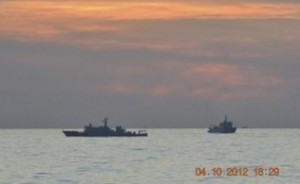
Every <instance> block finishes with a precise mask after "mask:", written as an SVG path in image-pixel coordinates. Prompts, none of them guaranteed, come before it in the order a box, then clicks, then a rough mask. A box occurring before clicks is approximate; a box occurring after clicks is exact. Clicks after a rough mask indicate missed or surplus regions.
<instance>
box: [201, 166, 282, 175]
mask: <svg viewBox="0 0 300 184" xmlns="http://www.w3.org/2000/svg"><path fill="white" fill-rule="evenodd" d="M279 174H280V169H279V167H266V168H264V167H254V168H248V167H227V168H221V167H212V168H207V167H196V168H195V175H196V176H200V177H201V176H202V177H203V176H214V177H216V176H245V177H247V176H279Z"/></svg>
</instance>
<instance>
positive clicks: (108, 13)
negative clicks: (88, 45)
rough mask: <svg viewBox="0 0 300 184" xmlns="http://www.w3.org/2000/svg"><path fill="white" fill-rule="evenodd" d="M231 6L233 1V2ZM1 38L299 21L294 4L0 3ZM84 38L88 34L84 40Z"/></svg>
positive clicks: (62, 38)
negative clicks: (209, 22) (159, 24)
mask: <svg viewBox="0 0 300 184" xmlns="http://www.w3.org/2000/svg"><path fill="white" fill-rule="evenodd" d="M229 2H231V1H229ZM1 7H2V8H1V11H0V16H1V20H0V36H2V37H10V39H21V40H31V41H34V40H37V41H39V40H40V41H53V42H58V43H60V42H67V43H69V42H71V41H72V39H76V38H74V37H72V35H74V34H75V35H77V36H78V35H84V34H85V33H88V34H93V33H96V34H113V33H116V34H130V32H131V31H132V30H131V28H130V27H128V25H126V23H125V24H124V23H121V24H120V22H119V21H123V22H124V21H125V22H126V21H137V20H140V21H150V20H169V21H170V20H181V19H271V18H280V19H298V18H299V16H300V13H299V10H300V5H298V4H290V3H276V4H274V3H273V4H272V3H262V2H252V3H248V2H243V3H236V1H234V2H231V3H229V4H228V3H204V2H197V3H195V2H193V1H185V2H183V1H175V2H168V1H165V2H161V1H151V2H140V1H126V2H118V1H114V2H108V1H102V2H98V1H89V2H87V1H65V2H61V1H43V2H41V1H2V2H1ZM85 35H86V34H85Z"/></svg>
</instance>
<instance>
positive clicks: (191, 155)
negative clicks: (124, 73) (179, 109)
mask: <svg viewBox="0 0 300 184" xmlns="http://www.w3.org/2000/svg"><path fill="white" fill-rule="evenodd" d="M147 131H148V133H149V136H148V137H131V138H126V137H124V138H113V137H107V138H84V137H81V138H80V137H77V138H70V137H69V138H67V137H65V136H64V135H63V134H62V132H61V130H60V129H0V184H65V183H68V184H69V183H70V184H73V183H74V184H81V183H82V184H87V183H88V184H127V183H128V184H194V183H208V184H209V183H211V184H217V183H222V184H223V183H224V184H234V183H241V184H248V183H249V184H255V183H262V184H273V183H274V184H277V183H278V184H283V183H284V184H299V181H300V129H238V130H237V132H236V133H235V134H208V133H207V132H206V129H148V130H147ZM196 168H200V169H202V171H203V168H204V169H205V171H206V172H207V173H206V175H205V176H203V175H201V176H197V175H196V170H197V169H196ZM214 168H215V171H216V168H218V169H221V170H222V174H221V176H213V174H214V173H213V171H212V170H213V169H214ZM228 168H229V169H230V168H246V169H247V171H248V172H247V174H248V176H240V175H239V174H237V175H236V176H227V173H226V171H227V169H228ZM256 168H262V169H263V171H264V173H263V175H262V176H255V172H254V170H255V169H256ZM270 168H271V169H270ZM272 168H278V170H279V174H278V176H269V175H268V174H269V173H268V172H269V170H271V171H272ZM198 171H199V170H198ZM198 174H199V173H198ZM202 174H203V173H202ZM208 174H209V175H208Z"/></svg>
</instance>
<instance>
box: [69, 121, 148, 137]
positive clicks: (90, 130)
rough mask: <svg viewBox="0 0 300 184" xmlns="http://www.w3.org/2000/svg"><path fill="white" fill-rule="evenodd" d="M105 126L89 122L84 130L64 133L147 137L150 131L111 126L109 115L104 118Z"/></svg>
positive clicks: (84, 135)
mask: <svg viewBox="0 0 300 184" xmlns="http://www.w3.org/2000/svg"><path fill="white" fill-rule="evenodd" d="M102 122H103V123H104V125H103V126H93V125H92V124H89V125H88V126H85V127H84V130H83V131H74V130H63V133H64V134H65V136H67V137H145V136H148V133H147V132H146V131H145V130H139V131H137V132H135V131H127V130H126V129H125V128H123V127H122V126H116V128H115V129H112V128H110V127H109V126H108V125H107V123H108V117H106V118H104V119H103V120H102Z"/></svg>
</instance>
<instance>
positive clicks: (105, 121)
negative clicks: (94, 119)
mask: <svg viewBox="0 0 300 184" xmlns="http://www.w3.org/2000/svg"><path fill="white" fill-rule="evenodd" d="M101 121H102V122H103V123H104V127H107V122H108V117H107V116H106V117H105V118H104V119H103V120H101Z"/></svg>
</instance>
